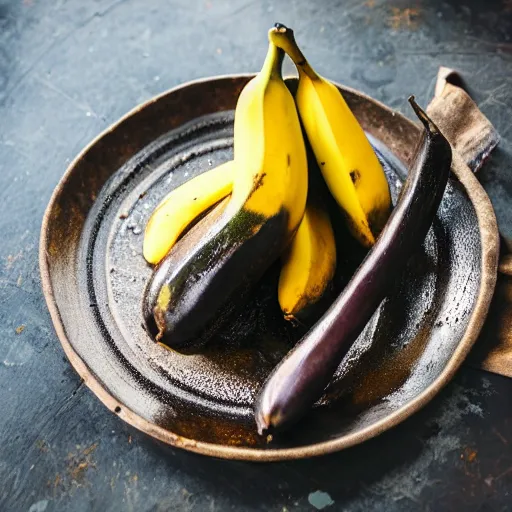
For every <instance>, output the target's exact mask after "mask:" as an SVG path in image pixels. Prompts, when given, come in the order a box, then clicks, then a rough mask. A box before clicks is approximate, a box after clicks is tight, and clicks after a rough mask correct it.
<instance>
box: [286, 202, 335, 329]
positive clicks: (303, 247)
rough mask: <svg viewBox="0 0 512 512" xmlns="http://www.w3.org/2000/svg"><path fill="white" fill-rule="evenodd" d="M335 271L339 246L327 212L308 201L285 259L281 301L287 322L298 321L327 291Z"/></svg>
mask: <svg viewBox="0 0 512 512" xmlns="http://www.w3.org/2000/svg"><path fill="white" fill-rule="evenodd" d="M335 270H336V244H335V241H334V233H333V230H332V226H331V221H330V219H329V215H328V213H327V212H326V211H325V210H323V209H322V208H320V207H319V206H313V205H312V204H311V203H310V202H309V201H308V203H307V205H306V211H305V213H304V217H302V221H301V223H300V225H299V229H298V230H297V233H296V234H295V236H294V237H293V240H292V241H291V243H290V245H289V247H288V248H287V250H286V252H285V254H284V256H283V267H282V269H281V273H280V275H279V287H278V299H279V305H280V306H281V310H282V311H283V313H284V315H285V319H286V320H295V319H296V318H298V317H300V316H301V314H303V313H304V312H306V311H307V309H308V308H309V307H310V306H312V305H313V304H316V303H317V302H318V301H319V300H320V299H321V298H322V296H323V295H324V293H325V292H326V289H327V287H328V286H329V284H330V283H331V280H332V278H333V276H334V271H335Z"/></svg>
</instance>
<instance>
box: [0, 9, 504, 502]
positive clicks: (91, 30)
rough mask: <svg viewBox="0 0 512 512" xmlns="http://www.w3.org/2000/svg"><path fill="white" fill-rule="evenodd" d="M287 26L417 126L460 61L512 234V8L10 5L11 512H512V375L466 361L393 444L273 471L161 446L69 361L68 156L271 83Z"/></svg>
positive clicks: (6, 279)
mask: <svg viewBox="0 0 512 512" xmlns="http://www.w3.org/2000/svg"><path fill="white" fill-rule="evenodd" d="M276 21H280V22H283V23H285V24H288V25H290V26H292V27H293V28H294V29H295V32H296V35H297V38H298V39H299V41H300V43H301V45H302V46H303V49H304V50H305V52H306V54H307V56H308V58H309V59H310V60H311V62H312V63H313V64H314V66H315V67H316V68H317V69H318V70H319V71H320V72H321V73H322V74H324V75H326V76H328V77H330V78H332V79H334V80H336V81H339V82H341V83H344V84H347V85H349V86H352V87H355V88H357V89H360V90H362V91H364V92H366V93H368V94H370V95H371V96H373V97H375V98H377V99H379V100H381V101H383V102H384V103H386V104H388V105H389V106H391V107H393V108H396V109H398V110H400V111H403V112H405V113H406V114H409V111H408V108H407V106H406V101H405V100H406V97H407V96H408V95H409V94H411V93H414V94H415V95H416V97H417V99H418V100H419V101H420V102H421V103H422V104H424V105H425V104H426V103H428V101H429V99H430V98H431V96H432V94H433V89H434V83H435V75H436V72H437V69H438V67H439V66H440V65H445V66H450V67H454V68H457V69H459V70H460V71H461V72H462V73H463V75H464V77H465V78H466V81H467V84H468V85H469V88H470V90H471V93H472V94H473V95H474V97H475V99H476V100H477V102H478V104H479V106H480V108H481V109H482V110H483V111H484V112H485V113H486V115H487V116H488V117H489V118H490V119H491V120H492V121H493V123H494V124H495V126H496V127H497V128H498V130H499V131H500V133H501V136H502V139H503V140H502V143H501V146H500V148H499V150H498V151H496V153H495V154H494V156H493V158H492V160H491V162H490V163H489V164H488V165H487V166H486V168H485V169H484V170H483V171H482V172H481V174H480V179H481V182H482V183H483V184H484V186H485V188H486V189H487V191H488V193H489V194H490V196H491V199H492V201H493V203H494V206H495V209H496V213H497V216H498V219H499V223H500V228H501V230H502V233H503V234H504V235H505V237H506V238H508V240H509V242H510V241H511V240H512V208H511V207H510V205H511V198H512V169H511V164H512V136H511V131H512V123H511V118H512V40H511V39H512V2H511V1H510V0H503V1H500V2H496V1H487V2H480V1H477V0H473V1H467V2H464V3H463V5H462V4H461V3H459V2H453V5H452V3H447V2H440V1H437V0H436V1H434V0H432V1H421V0H416V1H411V2H404V1H398V0H397V1H394V2H385V1H381V0H367V1H366V2H363V1H359V0H347V1H344V2H343V1H337V2H335V1H317V2H308V1H307V0H295V1H288V2H285V1H271V0H263V1H245V2H242V1H233V0H226V1H221V0H200V1H194V0H188V1H185V0H169V1H164V0H148V1H138V2H137V1H135V0H115V1H112V0H95V1H81V0H67V1H66V0H56V1H52V2H43V1H40V0H0V333H1V335H0V405H1V407H0V510H2V511H4V510H5V511H18V510H24V511H31V512H43V511H52V510H73V511H75V510H76V511H86V510H102V511H103V510H105V511H106V510H138V511H149V510H153V511H160V510H162V511H163V510H199V511H202V510H206V511H216V510H217V511H224V510H275V511H279V512H284V511H286V510H288V511H292V510H315V509H318V508H321V507H323V506H325V507H326V508H325V509H326V510H346V511H358V510H361V511H372V510H386V511H401V510H404V511H408V510H435V511H443V510H447V511H448V510H474V511H477V510H478V511H493V510H511V509H512V382H511V381H510V380H507V379H505V378H501V377H498V376H495V375H491V374H486V373H484V372H482V371H479V370H475V369H471V368H469V367H467V366H466V367H464V368H462V369H461V371H460V372H459V373H458V375H457V376H456V378H455V379H454V381H453V382H452V383H451V384H450V385H448V386H447V388H446V389H445V390H443V391H442V392H441V393H440V395H439V396H438V397H437V398H436V399H435V400H434V401H433V402H432V403H431V404H429V405H428V406H427V407H426V408H425V409H424V410H422V411H421V412H420V413H418V414H416V415H415V416H414V417H413V418H411V419H409V420H407V421H406V422H405V423H403V424H402V425H400V426H399V427H397V428H395V429H394V430H393V431H391V432H388V433H386V434H384V435H382V436H380V437H379V438H377V439H374V440H372V441H370V442H367V443H365V444H364V445H362V446H358V447H355V448H352V449H350V450H348V451H346V452H343V453H340V454H336V455H332V456H328V457H324V458H321V459H315V460H311V461H299V462H288V463H278V464H270V465H256V464H248V463H239V462H227V461H219V460H213V459H207V458H205V457H202V456H197V455H193V454H189V453H186V452H183V451H180V450H175V449H171V448H169V447H166V446H164V445H162V444H160V443H157V442H155V441H153V440H151V439H149V438H148V437H146V436H145V435H143V434H141V433H139V432H138V431H136V430H135V429H133V428H131V427H130V426H128V425H126V424H124V423H123V422H121V421H120V420H119V419H118V418H117V417H115V416H114V415H112V414H111V413H110V412H109V411H108V410H107V409H106V408H105V407H104V406H103V405H102V404H101V403H100V402H99V401H98V400H97V399H96V397H95V396H93V395H92V393H91V392H90V391H89V390H88V389H87V388H86V386H84V385H83V384H82V383H81V382H80V379H79V377H78V376H77V375H76V374H75V372H74V371H73V369H72V368H71V366H70V364H69V363H68V361H67V359H66V358H65V357H64V353H63V351H62V349H61V347H60V344H59V342H58V340H57V337H56V335H55V333H54V330H53V327H52V324H51V321H50V317H49V314H48V312H47V309H46V306H45V303H44V300H43V297H42V293H41V289H40V278H39V269H38V258H37V251H38V239H39V229H40V225H41V219H42V216H43V212H44V210H45V207H46V205H47V203H48V200H49V198H50V195H51V193H52V190H53V188H54V187H55V185H56V184H57V182H58V181H59V179H60V178H61V176H62V174H63V173H64V171H65V169H66V167H67V165H68V163H69V162H70V161H71V159H72V158H73V157H74V156H75V155H76V154H77V153H78V152H79V151H80V150H81V149H82V147H83V146H84V145H85V144H87V143H88V142H89V141H90V140H91V139H92V138H93V137H94V136H95V135H97V134H98V133H100V132H101V131H102V130H104V129H105V128H106V127H107V126H108V125H109V124H110V123H112V122H113V121H115V120H116V119H118V118H119V117H120V116H121V115H123V114H124V113H125V112H127V111H128V110H130V109H131V108H132V107H134V106H135V105H137V104H138V103H140V102H142V101H144V100H147V99H148V98H150V97H151V96H153V95H155V94H157V93H160V92H162V91H164V90H165V89H167V88H170V87H172V86H174V85H177V84H179V83H182V82H185V81H188V80H191V79H194V78H199V77H204V76H210V75H217V74H224V73H234V72H246V71H257V70H258V69H259V67H260V66H261V63H262V61H263V58H264V55H265V52H266V31H267V29H268V28H269V27H270V26H271V25H272V24H273V23H274V22H276ZM288 69H289V70H290V71H291V69H292V68H291V66H290V67H289V68H288ZM327 507H328V508H327Z"/></svg>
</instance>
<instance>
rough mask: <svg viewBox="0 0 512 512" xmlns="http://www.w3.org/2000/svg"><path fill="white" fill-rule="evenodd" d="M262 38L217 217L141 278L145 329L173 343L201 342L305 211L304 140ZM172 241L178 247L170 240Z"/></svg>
mask: <svg viewBox="0 0 512 512" xmlns="http://www.w3.org/2000/svg"><path fill="white" fill-rule="evenodd" d="M283 56H284V53H283V51H282V50H281V49H279V48H277V47H276V46H275V45H274V44H273V43H272V42H271V41H269V50H268V53H267V57H266V59H265V63H264V65H263V68H262V71H261V72H260V73H259V74H258V75H257V76H256V77H255V78H253V79H252V80H251V81H250V82H249V83H248V84H247V85H246V86H245V87H244V89H243V91H242V93H241V94H240V97H239V99H238V103H237V107H236V112H235V129H234V165H235V167H236V172H235V173H234V177H233V192H232V195H231V198H230V199H229V203H228V204H227V206H226V209H225V210H224V212H223V213H222V216H221V218H220V219H219V221H218V222H217V223H215V225H214V227H213V228H212V229H211V231H210V232H209V233H207V234H206V235H205V236H204V237H203V239H202V240H201V241H200V242H199V243H198V245H197V246H195V247H192V248H191V249H190V250H189V251H188V252H187V253H186V254H185V255H184V256H183V257H182V258H179V259H178V258H174V259H173V253H174V251H173V250H171V251H170V253H169V255H168V256H167V257H166V258H165V259H164V260H163V261H162V263H161V265H159V267H158V268H157V270H156V272H155V273H154V274H153V277H152V279H151V281H150V282H149V283H148V288H147V289H146V294H145V298H144V305H143V310H144V317H145V320H146V323H147V326H148V329H149V330H150V331H151V332H153V333H154V334H155V335H156V338H157V341H162V342H163V343H165V344H166V345H168V346H170V347H172V348H179V347H191V346H192V347H195V346H197V345H199V344H201V343H203V342H205V341H206V340H207V339H208V338H209V337H210V336H211V335H212V334H213V333H214V332H215V331H216V330H217V329H218V328H219V326H220V325H221V324H222V323H223V322H224V321H225V320H227V318H228V317H229V315H230V314H231V312H232V311H233V310H234V308H235V306H236V305H237V304H238V303H240V301H241V300H242V298H243V296H244V295H246V294H247V292H248V291H249V290H250V289H251V287H252V286H253V285H254V284H255V283H256V282H257V281H258V280H259V278H260V277H261V276H262V274H263V273H264V272H265V270H266V269H267V268H268V267H269V266H270V265H271V264H272V262H273V261H274V260H276V259H277V258H278V257H279V256H280V255H281V253H282V252H283V250H284V249H285V247H286V246H287V245H288V243H289V241H290V240H291V238H292V236H293V235H294V233H295V231H296V229H297V228H298V225H299V223H300V221H301V219H302V217H303V215H304V210H305V205H306V197H307V188H308V176H307V160H306V149H305V146H304V139H303V137H302V132H301V127H300V122H299V118H298V115H297V111H296V108H295V103H294V100H293V97H292V95H291V94H290V92H289V90H288V88H287V87H286V85H285V83H284V81H283V78H282V75H281V66H282V60H283ZM176 248H178V246H176Z"/></svg>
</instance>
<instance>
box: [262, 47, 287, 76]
mask: <svg viewBox="0 0 512 512" xmlns="http://www.w3.org/2000/svg"><path fill="white" fill-rule="evenodd" d="M283 59H284V51H283V50H282V49H281V48H278V47H277V46H276V45H275V44H274V43H273V42H272V41H270V43H269V46H268V52H267V56H266V57H265V62H264V63H263V67H262V69H261V75H262V76H264V77H265V78H266V79H269V78H270V77H275V78H282V74H281V68H282V67H283Z"/></svg>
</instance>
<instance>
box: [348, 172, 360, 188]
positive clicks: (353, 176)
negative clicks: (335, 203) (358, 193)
mask: <svg viewBox="0 0 512 512" xmlns="http://www.w3.org/2000/svg"><path fill="white" fill-rule="evenodd" d="M360 177H361V173H360V172H359V171H358V170H357V169H354V170H353V171H350V179H351V180H352V183H353V184H354V186H355V187H356V188H357V182H358V181H359V178H360Z"/></svg>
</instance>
